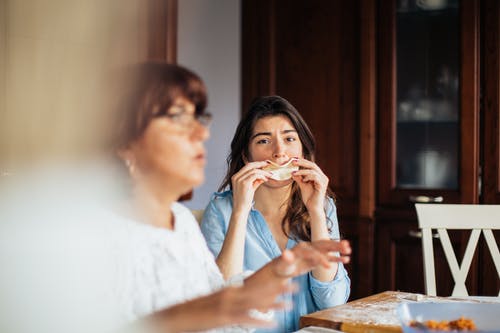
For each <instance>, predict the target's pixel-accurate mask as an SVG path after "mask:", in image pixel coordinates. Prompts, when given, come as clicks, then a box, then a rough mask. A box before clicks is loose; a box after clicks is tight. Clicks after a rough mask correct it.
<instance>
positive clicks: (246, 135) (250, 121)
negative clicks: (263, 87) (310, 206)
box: [219, 96, 333, 241]
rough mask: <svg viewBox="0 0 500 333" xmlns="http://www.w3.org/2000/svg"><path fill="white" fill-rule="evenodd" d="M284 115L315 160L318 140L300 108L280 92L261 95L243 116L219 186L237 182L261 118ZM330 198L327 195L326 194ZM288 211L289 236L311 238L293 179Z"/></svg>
mask: <svg viewBox="0 0 500 333" xmlns="http://www.w3.org/2000/svg"><path fill="white" fill-rule="evenodd" d="M279 115H283V116H285V117H287V118H288V119H289V120H290V121H291V123H292V125H293V127H294V128H295V130H296V131H297V134H298V136H299V139H300V142H301V143H302V152H303V155H304V158H305V159H307V160H310V161H313V162H314V160H315V156H314V154H315V152H316V141H315V140H314V136H313V135H312V132H311V130H310V129H309V127H308V126H307V124H306V122H305V121H304V119H303V118H302V116H301V115H300V114H299V112H298V111H297V109H295V107H294V106H293V105H292V104H291V103H290V102H288V101H287V100H286V99H284V98H283V97H280V96H261V97H257V98H256V99H254V100H253V101H252V103H251V104H250V107H249V108H248V111H247V112H246V113H245V115H244V116H243V117H242V119H241V121H240V123H239V124H238V127H237V128H236V132H235V134H234V137H233V140H232V141H231V152H230V154H229V156H228V157H227V166H228V169H227V173H226V176H225V177H224V180H223V181H222V184H221V185H220V187H219V191H223V190H224V189H226V188H227V187H229V188H230V189H231V190H232V189H233V185H232V183H231V177H232V176H233V175H234V174H235V173H237V172H238V171H239V170H240V169H241V168H242V167H243V166H244V165H245V161H244V158H246V157H248V156H249V152H248V146H249V144H250V138H251V137H252V133H253V130H254V127H255V124H256V123H257V121H258V120H259V119H262V118H265V117H271V116H279ZM327 195H328V196H331V197H333V193H332V192H331V191H330V190H329V189H328V192H327ZM325 201H326V198H325ZM286 205H287V209H286V214H285V216H284V217H283V220H282V221H281V229H282V230H283V232H284V233H285V235H286V236H287V237H288V238H292V239H295V240H303V241H310V240H311V223H310V216H309V213H308V211H307V208H306V206H305V204H304V202H303V201H302V197H301V194H300V189H299V186H298V185H297V183H295V182H293V183H292V190H291V193H290V197H289V200H288V201H287V204H286ZM327 221H328V229H329V231H330V229H331V227H332V221H331V220H330V219H328V218H327Z"/></svg>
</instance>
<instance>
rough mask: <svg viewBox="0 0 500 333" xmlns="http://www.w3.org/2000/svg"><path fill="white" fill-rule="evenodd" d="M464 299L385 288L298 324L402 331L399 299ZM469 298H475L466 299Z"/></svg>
mask: <svg viewBox="0 0 500 333" xmlns="http://www.w3.org/2000/svg"><path fill="white" fill-rule="evenodd" d="M412 301H413V302H415V301H417V302H454V301H458V302H463V301H464V299H463V298H449V297H437V296H426V295H421V294H412V293H405V292H399V291H385V292H383V293H380V294H376V295H372V296H369V297H365V298H361V299H358V300H355V301H352V302H349V303H347V304H343V305H339V306H336V307H333V308H330V309H326V310H323V311H318V312H315V313H311V314H308V315H305V316H302V317H301V318H300V327H301V328H302V327H306V326H319V327H327V328H333V329H336V330H340V331H343V332H351V333H382V332H402V330H401V325H400V324H399V320H398V316H397V313H396V309H397V306H398V305H399V304H400V303H402V302H412ZM469 301H471V302H479V301H478V300H473V299H469Z"/></svg>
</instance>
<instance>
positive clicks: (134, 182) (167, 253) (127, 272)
mask: <svg viewBox="0 0 500 333" xmlns="http://www.w3.org/2000/svg"><path fill="white" fill-rule="evenodd" d="M121 81H122V82H123V83H126V86H127V88H126V89H125V93H126V95H125V96H126V98H124V99H122V103H120V106H119V111H120V119H119V121H118V122H117V124H116V125H117V128H118V133H117V136H116V144H115V151H116V152H117V154H118V156H119V160H120V162H122V165H124V166H125V167H126V170H124V171H125V174H126V179H128V180H129V181H128V183H129V191H128V194H127V196H126V198H125V200H124V201H123V203H122V204H121V205H119V206H118V208H117V209H116V211H115V213H114V219H116V220H117V221H118V222H119V223H117V224H116V225H117V226H118V225H119V227H118V228H117V230H116V232H115V234H116V237H115V238H116V242H115V243H116V244H117V248H118V249H119V250H118V251H116V252H117V253H118V254H119V255H118V258H117V260H116V262H117V266H118V268H119V272H121V273H122V274H121V275H120V276H119V280H118V281H117V283H116V292H117V293H118V296H119V299H121V300H122V301H123V302H122V303H123V310H124V311H125V313H126V314H127V315H128V317H129V318H131V319H136V318H143V319H144V320H145V321H146V322H147V323H154V324H156V325H159V328H160V329H167V331H169V332H170V331H187V330H201V329H210V328H214V327H220V326H226V325H230V324H249V325H257V326H260V325H268V324H269V322H268V321H266V320H263V319H262V318H261V319H259V317H258V316H255V315H252V313H255V312H253V311H249V310H250V309H257V310H263V311H266V310H269V309H273V308H282V307H283V306H285V304H284V303H283V302H282V301H278V300H277V299H276V297H277V296H278V295H279V294H281V293H283V292H290V291H291V289H290V286H289V285H287V283H286V281H287V280H288V279H289V278H290V277H292V276H296V275H298V274H302V273H304V272H307V271H309V270H310V269H312V268H316V267H318V266H321V267H323V268H324V269H327V268H326V267H329V265H330V262H331V261H332V260H337V259H336V258H332V257H331V256H330V255H329V253H330V252H331V251H340V252H342V253H344V254H348V253H349V252H350V248H349V245H348V244H347V243H338V242H334V241H322V242H314V243H304V244H301V245H299V246H296V247H294V248H290V250H288V251H284V252H283V253H282V254H281V255H280V256H278V257H277V258H275V259H274V260H272V261H270V262H269V263H267V264H266V265H263V267H262V268H261V269H260V270H259V271H257V272H256V273H254V274H253V275H251V276H250V277H248V278H246V279H245V280H243V279H239V283H240V285H239V286H235V287H229V288H223V287H224V286H225V285H226V284H227V283H226V281H225V280H224V278H223V276H222V274H221V273H220V271H219V269H218V267H217V265H216V263H215V261H214V258H213V256H212V254H211V253H210V251H209V250H208V248H207V246H206V243H205V241H204V239H203V236H202V234H201V232H200V230H199V227H198V224H197V222H196V220H195V219H194V217H193V216H192V214H191V213H190V211H189V210H188V209H187V208H185V207H184V206H182V205H181V204H179V203H178V202H177V200H178V198H179V197H180V196H182V195H183V194H185V193H187V192H189V191H190V190H191V189H192V188H193V187H195V186H198V185H200V184H201V183H202V182H203V181H204V179H205V174H204V167H205V163H206V151H205V147H204V142H205V141H206V140H207V139H208V137H209V129H208V124H209V123H210V120H211V116H210V115H209V114H207V113H205V107H206V103H207V97H206V90H205V86H204V84H203V82H202V81H201V79H200V78H199V77H198V76H197V75H195V74H194V73H192V72H191V71H189V70H187V69H185V68H182V67H180V66H176V65H169V64H162V63H148V64H143V65H140V66H136V67H134V68H133V69H131V71H130V72H129V73H128V75H126V77H125V78H124V79H122V80H121ZM343 260H344V261H346V260H348V259H347V257H346V258H344V259H343ZM235 280H238V279H235ZM234 330H236V328H234V327H233V328H231V329H230V331H234Z"/></svg>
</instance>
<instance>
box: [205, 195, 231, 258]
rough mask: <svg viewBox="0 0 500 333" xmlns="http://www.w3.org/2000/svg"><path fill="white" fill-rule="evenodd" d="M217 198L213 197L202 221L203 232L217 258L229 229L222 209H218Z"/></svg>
mask: <svg viewBox="0 0 500 333" xmlns="http://www.w3.org/2000/svg"><path fill="white" fill-rule="evenodd" d="M219 200H221V199H218V198H217V196H215V195H214V196H213V197H212V199H211V200H210V202H209V203H208V205H207V208H205V212H204V213H203V219H202V221H201V232H202V234H203V236H204V237H205V241H206V242H207V245H208V248H209V249H210V252H212V254H213V255H214V257H215V258H217V256H218V255H219V253H220V251H221V249H222V245H223V244H224V238H225V237H226V232H227V227H226V222H225V221H224V216H223V214H222V211H221V209H220V207H218V201H219Z"/></svg>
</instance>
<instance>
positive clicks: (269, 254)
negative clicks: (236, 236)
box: [201, 191, 351, 332]
mask: <svg viewBox="0 0 500 333" xmlns="http://www.w3.org/2000/svg"><path fill="white" fill-rule="evenodd" d="M328 201H329V204H327V205H326V206H327V211H326V214H327V216H328V218H329V219H330V220H331V221H332V223H333V225H332V228H331V233H330V237H331V238H332V239H338V238H340V237H339V236H340V235H339V225H338V220H337V213H336V207H335V204H334V202H333V200H332V199H331V198H329V199H328ZM232 208H233V194H232V192H231V191H225V192H221V193H214V195H213V196H212V199H211V200H210V202H209V204H208V206H207V208H206V209H205V213H204V215H203V221H202V224H201V231H202V233H203V235H204V236H205V239H206V241H207V244H208V247H209V248H210V251H212V253H213V254H214V256H215V257H217V256H218V255H219V252H220V250H221V248H222V244H223V242H224V238H225V236H226V233H227V229H228V225H229V220H230V218H231V212H232ZM296 244H297V242H296V241H294V240H292V239H289V240H288V243H287V245H286V248H287V249H290V248H292V247H294V246H295V245H296ZM279 255H281V250H280V249H279V247H278V244H277V243H276V241H275V240H274V237H273V236H272V234H271V231H270V230H269V228H268V226H267V223H266V221H265V220H264V217H263V216H262V214H261V213H260V212H259V211H257V210H256V209H254V208H252V210H251V211H250V214H249V217H248V223H247V233H246V236H245V256H244V260H243V270H244V271H245V270H250V271H257V270H258V269H260V268H261V267H262V266H264V265H265V264H267V263H268V262H269V261H271V260H272V259H273V258H275V257H277V256H279ZM293 280H294V282H295V283H296V284H297V285H298V286H299V291H298V292H296V293H294V294H292V295H285V298H286V299H287V300H288V301H290V302H293V308H292V309H291V310H289V311H284V310H283V311H276V313H275V321H276V322H277V323H278V326H277V327H276V328H274V329H271V330H258V332H292V331H296V330H298V328H299V318H300V316H303V315H305V314H308V313H311V312H315V311H318V310H322V309H325V308H329V307H332V306H335V305H339V304H343V303H345V302H346V301H347V299H348V298H349V293H350V284H351V281H350V279H349V277H348V275H347V271H346V270H345V268H344V266H343V265H342V264H339V268H338V271H337V274H336V276H335V278H334V279H333V280H332V281H329V282H322V281H319V280H316V279H315V278H314V277H313V276H312V274H311V273H308V274H304V275H301V276H298V277H295V278H294V279H293Z"/></svg>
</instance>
